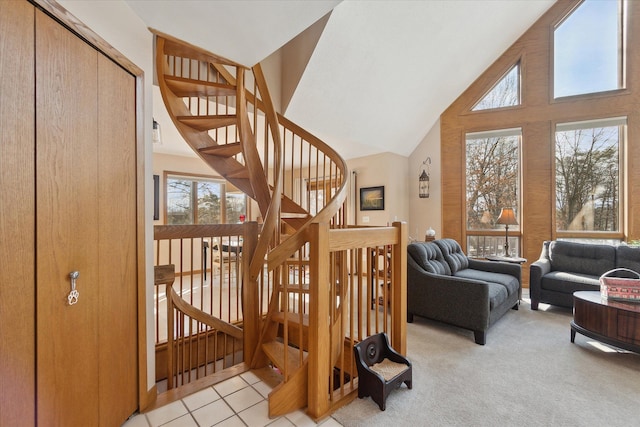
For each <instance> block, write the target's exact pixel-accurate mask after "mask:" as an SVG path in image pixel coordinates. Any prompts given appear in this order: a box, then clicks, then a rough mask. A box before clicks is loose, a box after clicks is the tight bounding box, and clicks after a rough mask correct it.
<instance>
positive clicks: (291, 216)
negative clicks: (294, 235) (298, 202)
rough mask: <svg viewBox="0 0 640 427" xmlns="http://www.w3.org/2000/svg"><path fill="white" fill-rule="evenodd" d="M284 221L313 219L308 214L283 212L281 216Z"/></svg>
mask: <svg viewBox="0 0 640 427" xmlns="http://www.w3.org/2000/svg"><path fill="white" fill-rule="evenodd" d="M280 218H282V219H294V218H311V215H309V214H308V213H307V212H282V213H281V214H280Z"/></svg>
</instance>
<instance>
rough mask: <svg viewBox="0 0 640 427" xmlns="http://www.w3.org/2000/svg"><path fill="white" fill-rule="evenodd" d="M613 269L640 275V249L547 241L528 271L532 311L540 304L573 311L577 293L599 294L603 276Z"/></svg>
mask: <svg viewBox="0 0 640 427" xmlns="http://www.w3.org/2000/svg"><path fill="white" fill-rule="evenodd" d="M614 268H628V269H630V270H633V271H638V272H640V247H633V246H627V245H620V246H611V245H594V244H589V243H576V242H567V241H560V240H554V241H545V242H544V243H543V244H542V252H541V253H540V258H539V259H538V260H537V261H535V262H534V263H532V264H531V266H530V267H529V293H530V296H531V309H532V310H537V309H538V304H539V303H541V302H542V303H546V304H552V305H557V306H562V307H568V308H573V293H574V292H576V291H599V290H600V282H599V279H600V276H602V274H604V273H606V272H607V271H610V270H613V269H614ZM617 275H618V276H621V275H624V273H618V274H617ZM631 277H633V276H631Z"/></svg>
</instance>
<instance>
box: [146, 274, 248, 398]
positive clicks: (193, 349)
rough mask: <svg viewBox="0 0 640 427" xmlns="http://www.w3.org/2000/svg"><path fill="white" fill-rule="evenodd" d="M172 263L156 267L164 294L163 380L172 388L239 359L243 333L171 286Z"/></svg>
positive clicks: (173, 275)
mask: <svg viewBox="0 0 640 427" xmlns="http://www.w3.org/2000/svg"><path fill="white" fill-rule="evenodd" d="M174 281H175V266H174V265H173V264H170V265H160V266H156V267H155V285H156V287H164V288H165V292H166V295H167V330H169V331H172V333H169V334H168V337H167V342H166V349H167V351H166V369H167V373H166V381H167V389H168V390H170V389H173V388H174V387H179V386H181V385H184V384H187V383H190V382H192V381H195V380H198V379H200V378H204V377H206V376H207V375H211V374H215V373H216V372H219V371H222V370H224V369H226V368H229V367H233V366H235V365H237V364H239V363H240V362H242V344H243V333H242V329H240V328H239V327H238V326H235V325H231V324H229V323H226V322H223V321H221V320H220V319H218V318H216V317H213V316H211V315H210V314H207V313H205V312H204V311H202V310H199V309H197V308H195V307H194V306H193V305H191V304H189V303H187V302H186V301H185V300H184V299H183V298H182V297H181V296H180V295H178V293H177V292H176V291H175V289H174V288H173V283H174Z"/></svg>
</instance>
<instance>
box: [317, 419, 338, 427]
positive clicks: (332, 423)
mask: <svg viewBox="0 0 640 427" xmlns="http://www.w3.org/2000/svg"><path fill="white" fill-rule="evenodd" d="M320 425H321V426H322V427H340V426H342V424H340V423H339V422H338V421H336V420H334V419H333V418H331V417H329V418H327V419H326V420H324V421H323V422H321V423H320Z"/></svg>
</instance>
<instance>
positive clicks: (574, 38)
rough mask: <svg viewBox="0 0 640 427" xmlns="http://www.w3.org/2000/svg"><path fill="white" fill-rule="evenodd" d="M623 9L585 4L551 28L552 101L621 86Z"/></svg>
mask: <svg viewBox="0 0 640 427" xmlns="http://www.w3.org/2000/svg"><path fill="white" fill-rule="evenodd" d="M623 5H624V3H623V2H622V0H620V1H601V0H585V1H584V2H583V3H581V4H580V5H579V6H578V7H577V8H576V9H575V10H574V11H573V12H572V13H571V14H570V15H569V16H567V17H566V18H565V19H564V20H563V21H562V22H561V23H560V24H559V25H558V26H557V27H556V28H555V30H554V38H553V40H554V45H553V49H554V50H553V64H554V69H553V76H554V86H553V87H554V97H555V98H559V97H563V96H571V95H580V94H587V93H597V92H603V91H608V90H615V89H620V88H622V87H623V86H624V82H623V73H622V69H623V59H624V58H623V51H624V49H623V36H622V35H623V31H622V22H623V10H624V8H623Z"/></svg>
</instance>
